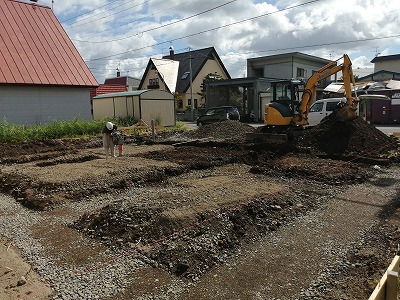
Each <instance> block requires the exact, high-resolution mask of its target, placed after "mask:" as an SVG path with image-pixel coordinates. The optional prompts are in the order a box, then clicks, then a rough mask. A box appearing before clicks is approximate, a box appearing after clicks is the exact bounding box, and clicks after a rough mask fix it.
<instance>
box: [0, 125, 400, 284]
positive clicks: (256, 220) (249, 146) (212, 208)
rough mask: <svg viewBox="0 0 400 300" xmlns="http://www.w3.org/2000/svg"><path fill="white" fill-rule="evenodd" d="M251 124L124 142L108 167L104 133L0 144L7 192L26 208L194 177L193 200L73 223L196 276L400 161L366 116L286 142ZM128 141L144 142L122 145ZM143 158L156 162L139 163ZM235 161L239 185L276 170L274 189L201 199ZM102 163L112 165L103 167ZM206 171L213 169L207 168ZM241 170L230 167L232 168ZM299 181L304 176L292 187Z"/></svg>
mask: <svg viewBox="0 0 400 300" xmlns="http://www.w3.org/2000/svg"><path fill="white" fill-rule="evenodd" d="M253 130H254V129H253V128H251V127H250V126H248V125H245V124H242V123H239V122H235V121H226V122H221V123H218V124H212V125H207V126H204V127H202V128H199V129H198V130H195V131H191V132H185V133H181V134H176V135H173V136H169V137H165V136H163V137H160V138H159V139H158V140H157V142H156V144H159V143H160V144H161V143H162V144H163V145H165V148H161V149H155V150H151V149H150V150H143V151H138V152H132V153H129V152H128V150H127V153H126V155H125V157H122V158H118V159H117V160H113V161H112V162H109V164H116V161H123V160H124V159H125V160H126V161H125V163H120V164H118V165H113V166H112V167H110V168H109V169H105V168H106V167H105V164H104V161H105V159H104V157H103V155H102V153H101V148H99V147H100V146H101V140H100V137H98V138H94V139H91V140H62V141H43V142H37V143H25V144H21V145H17V144H7V145H0V148H1V150H2V151H3V152H2V153H4V155H3V157H2V159H1V163H2V165H3V168H2V170H1V172H0V181H1V182H2V185H1V191H2V192H4V193H8V194H11V195H13V196H14V197H15V198H16V199H17V201H19V202H20V203H21V204H23V205H25V206H27V207H29V208H33V209H38V210H48V209H57V206H58V205H59V204H63V203H67V202H70V201H87V199H88V197H95V196H101V195H104V194H113V193H117V194H119V193H121V192H124V193H127V194H129V190H131V189H134V188H141V187H147V188H149V189H154V188H157V187H165V186H169V185H170V186H171V188H172V189H175V188H177V187H180V186H181V185H182V184H181V183H177V181H179V180H181V181H182V182H183V181H185V180H188V179H187V178H188V177H187V176H189V177H190V176H194V177H190V178H191V182H192V183H191V184H192V185H193V186H194V188H193V189H192V190H191V191H192V193H198V195H194V194H193V197H194V198H196V199H195V201H194V202H193V203H189V204H188V203H184V202H181V201H180V200H181V199H179V192H174V193H172V192H171V193H170V194H169V196H168V197H170V198H168V197H166V198H168V199H166V200H165V201H161V202H160V203H159V204H155V205H151V204H148V203H144V201H143V202H139V203H136V202H135V201H131V202H129V201H127V200H126V199H122V200H117V201H116V202H115V203H114V204H109V205H107V206H104V207H102V208H100V209H98V210H96V211H92V212H89V213H85V214H83V215H82V216H81V217H79V218H78V219H77V220H76V221H75V222H74V223H73V224H71V228H74V229H77V230H79V231H82V232H84V233H85V234H87V235H89V236H90V237H92V238H97V239H99V240H100V241H102V242H103V243H104V244H105V245H107V246H118V247H123V248H126V249H134V251H137V252H138V253H140V254H142V255H144V256H146V257H148V258H149V259H150V260H151V261H153V262H154V264H155V265H156V266H159V267H161V268H163V269H165V270H167V271H168V272H170V273H172V274H175V275H177V276H184V277H187V278H196V277H198V276H201V275H203V274H204V273H206V272H207V270H209V269H210V268H212V267H213V266H215V265H217V264H221V263H223V262H224V261H225V260H226V259H227V258H228V257H230V256H231V255H233V254H235V253H236V251H238V249H240V247H241V246H242V245H243V244H244V243H246V242H247V241H253V240H256V239H258V238H259V237H260V236H263V235H265V234H266V233H268V232H271V231H275V230H277V228H279V227H280V226H282V225H283V224H287V223H288V222H290V221H291V220H293V219H295V218H297V217H298V216H299V215H303V214H306V213H307V212H310V211H311V210H313V209H315V208H317V207H319V206H320V205H321V204H322V203H324V201H328V199H329V198H330V197H331V196H332V194H333V193H336V192H337V190H338V188H339V187H340V186H345V185H347V184H353V183H361V182H365V181H367V180H370V179H371V178H373V176H374V174H375V170H374V168H371V164H375V163H376V162H378V161H381V162H382V163H385V164H389V163H397V147H398V144H397V141H396V140H395V139H393V138H391V137H388V136H386V135H384V134H383V133H381V132H380V131H379V130H377V129H376V128H375V127H373V126H371V125H369V124H367V123H366V122H364V121H363V120H362V119H356V120H354V121H352V122H348V123H338V122H335V121H334V120H333V119H326V120H325V121H324V122H323V123H321V125H319V126H317V127H315V128H313V129H310V130H308V131H307V132H306V133H305V134H304V135H302V136H300V137H297V138H295V139H294V140H291V141H289V142H288V143H286V144H276V143H273V144H268V143H256V144H254V143H246V141H245V135H246V133H249V132H252V131H253ZM171 144H173V145H175V146H171ZM129 147H139V146H136V145H133V144H127V145H126V146H125V148H126V149H128V148H129ZM140 147H147V146H140ZM149 147H150V146H149ZM130 160H131V161H132V164H130V162H131V161H130ZM142 161H149V162H150V161H151V162H152V163H151V164H149V165H147V166H146V167H141V166H139V167H138V165H139V163H140V162H142ZM89 163H90V164H91V165H90V166H93V170H92V171H91V172H89V173H83V175H82V176H81V177H79V178H69V176H68V174H69V172H74V173H79V172H81V171H82V172H83V171H84V169H85V168H88V164H89ZM69 165H70V166H71V167H70V168H68V166H69ZM232 165H235V166H236V165H237V166H244V167H243V168H241V170H242V169H244V171H243V172H244V173H243V174H239V175H240V176H242V177H240V176H239V177H238V179H235V180H236V181H235V183H236V185H240V178H243V184H244V185H245V184H246V180H247V178H248V177H249V178H250V177H251V180H255V181H256V184H255V185H254V187H252V189H253V190H255V191H257V188H258V187H259V186H260V182H262V181H263V178H265V179H268V180H270V181H271V180H272V178H273V180H272V181H271V182H272V183H271V187H262V188H261V190H260V192H254V193H246V192H245V193H243V194H241V193H240V189H246V186H243V187H241V188H240V187H239V188H238V190H239V191H237V194H234V195H230V194H229V193H228V194H227V195H225V194H223V193H222V190H223V189H229V188H230V187H229V186H222V187H219V189H221V191H220V192H221V194H218V196H216V197H215V199H211V200H208V201H206V200H203V198H204V196H206V195H207V193H208V192H209V193H212V191H210V190H208V189H204V191H203V190H201V188H202V187H201V186H200V188H199V186H198V185H197V183H196V182H199V181H200V179H203V178H206V177H207V176H208V177H210V178H212V177H218V176H219V177H224V178H225V177H228V175H226V174H224V175H223V176H222V175H219V174H218V175H216V174H214V173H213V172H214V171H215V172H217V171H216V170H219V168H226V167H228V166H232ZM61 167H63V168H64V169H63V171H64V173H63V174H64V176H65V178H61V179H59V180H57V181H55V180H50V179H48V177H46V179H43V178H42V177H40V176H36V175H35V174H41V173H40V172H41V171H43V170H47V169H48V170H57V172H58V171H59V169H56V168H61ZM24 168H27V170H29V172H24V171H23V169H24ZM51 168H53V169H51ZM102 168H103V169H105V170H104V171H102V172H100V171H99V173H97V171H96V170H102ZM81 169H82V170H81ZM21 170H22V171H21ZM203 171H204V172H209V173H210V174H208V173H207V174H208V175H204V174H203V173H201V172H203ZM236 171H237V170H236V169H235V168H232V175H235V174H234V172H236ZM35 172H37V173H35ZM196 172H199V173H196ZM50 173H51V172H50ZM57 174H62V173H57ZM191 174H194V175H191ZM197 176H198V177H197ZM252 176H256V179H254V178H253V177H252ZM302 179H304V181H302ZM225 180H227V179H225ZM292 180H297V181H296V186H295V188H294V186H291V184H292V183H291V181H292ZM193 182H194V183H193ZM210 182H211V181H210ZM210 182H209V183H210ZM226 182H229V183H231V181H229V180H227V181H226ZM211 183H212V182H211ZM221 184H222V185H223V184H224V182H222V181H221ZM272 184H273V185H272ZM263 189H264V190H263ZM201 193H204V194H203V195H202V194H201ZM221 195H222V196H221ZM133 197H134V196H132V198H133ZM153 197H155V198H157V197H159V196H157V195H156V196H153ZM221 197H222V198H221ZM223 197H226V199H224V198H223ZM151 200H153V199H151ZM170 200H171V201H170ZM187 201H189V200H187ZM202 201H205V202H204V203H203V202H202ZM220 202H221V203H220ZM216 203H217V204H216Z"/></svg>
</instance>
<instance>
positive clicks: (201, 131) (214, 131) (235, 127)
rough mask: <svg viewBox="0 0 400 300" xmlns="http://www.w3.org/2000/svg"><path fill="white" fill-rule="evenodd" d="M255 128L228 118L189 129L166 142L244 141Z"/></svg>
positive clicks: (167, 139)
mask: <svg viewBox="0 0 400 300" xmlns="http://www.w3.org/2000/svg"><path fill="white" fill-rule="evenodd" d="M254 130H255V129H254V128H253V127H252V126H250V125H247V124H245V123H241V122H239V121H233V120H227V121H223V122H217V123H213V124H208V125H204V126H201V127H199V128H198V129H196V130H188V131H185V132H183V133H178V134H175V135H173V136H171V137H168V138H166V139H165V140H164V142H184V141H194V140H208V141H222V140H223V141H225V142H244V141H245V140H246V134H247V133H251V132H254Z"/></svg>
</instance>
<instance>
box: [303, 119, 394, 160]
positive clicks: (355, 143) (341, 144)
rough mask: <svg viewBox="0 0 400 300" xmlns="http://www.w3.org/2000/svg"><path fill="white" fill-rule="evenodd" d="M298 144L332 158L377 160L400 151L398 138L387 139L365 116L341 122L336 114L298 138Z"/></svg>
mask: <svg viewBox="0 0 400 300" xmlns="http://www.w3.org/2000/svg"><path fill="white" fill-rule="evenodd" d="M296 143H297V145H301V146H302V147H303V146H304V147H309V148H310V149H311V150H313V151H316V152H323V153H326V154H328V155H348V156H353V155H357V156H360V155H362V156H370V157H377V156H380V155H382V154H386V153H387V152H388V151H390V150H394V149H397V148H398V143H397V141H396V139H394V138H392V137H389V136H387V135H386V134H384V133H383V132H381V131H380V130H378V129H377V128H376V127H374V126H373V125H370V124H368V123H367V122H366V121H364V120H363V119H362V118H361V117H357V118H356V119H354V120H351V121H346V122H340V121H337V120H336V118H335V113H332V114H331V115H329V116H328V117H326V118H325V119H323V121H322V122H321V123H320V124H319V125H317V126H315V127H313V128H312V129H310V130H308V131H307V132H305V133H304V135H302V136H301V137H298V138H296Z"/></svg>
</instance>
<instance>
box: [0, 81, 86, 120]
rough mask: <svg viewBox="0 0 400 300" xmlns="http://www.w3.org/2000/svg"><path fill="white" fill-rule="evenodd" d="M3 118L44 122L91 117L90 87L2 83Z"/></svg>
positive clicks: (1, 107) (0, 102) (1, 115)
mask: <svg viewBox="0 0 400 300" xmlns="http://www.w3.org/2000/svg"><path fill="white" fill-rule="evenodd" d="M0 118H1V120H0V121H3V120H4V119H6V120H7V122H9V123H15V124H30V125H33V124H44V123H50V122H53V121H55V120H66V121H68V120H73V119H75V118H79V119H81V120H87V121H89V120H91V119H92V116H91V108H90V95H89V88H76V87H75V88H73V87H40V86H15V87H14V86H0Z"/></svg>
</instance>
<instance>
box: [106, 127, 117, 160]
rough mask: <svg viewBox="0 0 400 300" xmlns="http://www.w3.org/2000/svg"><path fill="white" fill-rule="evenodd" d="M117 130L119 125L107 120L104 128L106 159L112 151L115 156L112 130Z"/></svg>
mask: <svg viewBox="0 0 400 300" xmlns="http://www.w3.org/2000/svg"><path fill="white" fill-rule="evenodd" d="M114 130H117V126H116V125H114V124H113V123H111V122H107V123H106V125H105V126H104V128H103V147H104V153H105V155H106V159H107V158H108V154H110V153H111V157H115V155H114V142H113V139H112V136H111V134H112V132H113V131H114Z"/></svg>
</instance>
